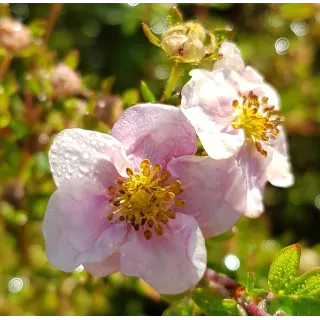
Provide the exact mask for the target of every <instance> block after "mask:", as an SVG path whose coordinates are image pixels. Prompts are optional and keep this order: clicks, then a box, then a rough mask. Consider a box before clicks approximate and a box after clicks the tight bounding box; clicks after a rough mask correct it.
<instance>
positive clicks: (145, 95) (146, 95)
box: [140, 81, 156, 102]
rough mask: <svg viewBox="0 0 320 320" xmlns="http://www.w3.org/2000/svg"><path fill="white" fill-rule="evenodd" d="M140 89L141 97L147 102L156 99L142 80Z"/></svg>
mask: <svg viewBox="0 0 320 320" xmlns="http://www.w3.org/2000/svg"><path fill="white" fill-rule="evenodd" d="M140 89H141V93H142V97H143V99H144V100H145V101H147V102H155V101H156V98H155V96H154V95H153V93H152V91H151V90H150V89H149V87H148V85H147V84H146V83H145V82H144V81H141V84H140Z"/></svg>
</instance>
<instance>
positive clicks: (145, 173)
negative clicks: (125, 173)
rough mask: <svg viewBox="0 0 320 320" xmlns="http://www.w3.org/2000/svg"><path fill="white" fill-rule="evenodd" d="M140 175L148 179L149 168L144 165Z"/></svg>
mask: <svg viewBox="0 0 320 320" xmlns="http://www.w3.org/2000/svg"><path fill="white" fill-rule="evenodd" d="M142 173H143V175H144V176H145V177H149V176H150V167H149V166H148V165H146V166H145V167H144V168H143V170H142Z"/></svg>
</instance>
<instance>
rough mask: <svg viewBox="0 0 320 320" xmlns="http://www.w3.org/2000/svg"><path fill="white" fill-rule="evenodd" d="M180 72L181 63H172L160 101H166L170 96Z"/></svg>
mask: <svg viewBox="0 0 320 320" xmlns="http://www.w3.org/2000/svg"><path fill="white" fill-rule="evenodd" d="M181 73H182V65H181V64H180V63H174V64H173V65H172V69H171V73H170V77H169V79H168V82H167V85H166V87H165V89H164V92H163V95H162V98H161V102H164V101H167V100H169V99H170V98H171V96H172V92H173V91H174V89H175V87H176V84H177V82H178V80H179V77H180V76H181Z"/></svg>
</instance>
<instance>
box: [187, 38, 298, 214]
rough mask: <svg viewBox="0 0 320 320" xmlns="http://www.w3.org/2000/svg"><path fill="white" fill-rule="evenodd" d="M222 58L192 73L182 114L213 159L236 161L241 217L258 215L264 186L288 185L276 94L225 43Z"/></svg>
mask: <svg viewBox="0 0 320 320" xmlns="http://www.w3.org/2000/svg"><path fill="white" fill-rule="evenodd" d="M220 53H222V54H223V58H222V59H221V60H219V61H218V62H216V64H215V66H214V70H213V71H212V72H209V71H205V70H193V71H191V73H190V75H191V76H192V79H191V80H190V81H189V82H188V83H187V84H186V85H185V86H184V88H183V90H182V102H181V110H182V112H183V113H184V115H185V116H186V117H187V118H188V119H189V121H190V122H191V123H192V124H193V126H194V128H195V130H196V132H197V134H198V136H199V138H200V140H201V142H202V144H203V147H204V149H205V150H206V152H207V153H208V155H209V156H210V157H212V158H213V159H227V158H229V157H232V156H234V155H236V156H235V157H236V159H237V161H238V163H239V164H240V166H241V167H242V170H243V172H244V173H245V175H246V179H247V187H248V194H247V207H246V211H245V214H246V215H247V216H250V217H256V216H258V215H259V214H260V213H262V212H263V191H264V187H265V184H266V182H267V181H270V182H271V183H272V184H273V185H275V186H279V187H288V186H290V185H292V184H293V181H294V179H293V175H292V174H291V165H290V162H289V157H288V153H287V143H286V137H285V133H284V130H283V128H282V126H281V123H282V121H283V118H282V117H281V116H280V115H279V114H278V110H279V108H280V102H279V97H278V94H277V92H276V91H275V90H274V89H273V88H272V87H271V86H270V85H269V84H267V83H265V82H264V80H263V78H262V76H261V75H260V74H259V73H258V72H256V71H255V70H254V69H253V68H251V67H249V66H247V67H246V66H245V64H244V62H243V60H242V57H241V53H240V51H239V49H238V48H237V47H236V46H235V45H234V44H232V43H228V42H225V43H224V44H223V45H222V46H221V49H220Z"/></svg>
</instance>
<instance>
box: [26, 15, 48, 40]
mask: <svg viewBox="0 0 320 320" xmlns="http://www.w3.org/2000/svg"><path fill="white" fill-rule="evenodd" d="M46 25H47V21H46V20H44V19H37V20H33V21H32V22H31V24H30V25H29V30H30V32H31V34H32V36H33V37H34V38H39V37H42V36H43V35H44V34H45V32H46Z"/></svg>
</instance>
